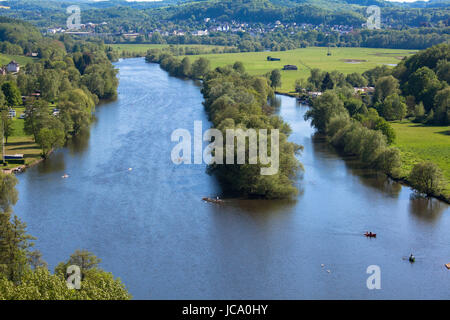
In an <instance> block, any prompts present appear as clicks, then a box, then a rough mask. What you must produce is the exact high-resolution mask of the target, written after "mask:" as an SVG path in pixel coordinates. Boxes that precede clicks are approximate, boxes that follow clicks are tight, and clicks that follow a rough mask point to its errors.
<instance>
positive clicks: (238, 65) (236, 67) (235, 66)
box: [233, 61, 245, 73]
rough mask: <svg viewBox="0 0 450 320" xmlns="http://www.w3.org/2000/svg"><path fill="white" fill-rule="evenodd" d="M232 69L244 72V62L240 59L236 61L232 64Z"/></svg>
mask: <svg viewBox="0 0 450 320" xmlns="http://www.w3.org/2000/svg"><path fill="white" fill-rule="evenodd" d="M233 69H234V70H236V71H237V72H240V73H244V72H245V67H244V64H243V63H242V62H241V61H236V62H235V63H234V64H233Z"/></svg>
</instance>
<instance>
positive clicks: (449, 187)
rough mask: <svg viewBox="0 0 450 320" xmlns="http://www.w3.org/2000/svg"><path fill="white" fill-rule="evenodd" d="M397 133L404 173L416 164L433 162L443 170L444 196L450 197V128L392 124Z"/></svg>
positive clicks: (407, 123) (396, 143) (403, 123)
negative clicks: (444, 180)
mask: <svg viewBox="0 0 450 320" xmlns="http://www.w3.org/2000/svg"><path fill="white" fill-rule="evenodd" d="M391 124H392V126H393V128H394V129H395V131H396V133H397V140H396V142H395V145H396V146H397V147H398V148H399V149H400V150H401V152H402V161H403V166H402V169H403V171H404V172H403V173H404V174H406V173H407V172H409V171H410V170H411V169H412V167H413V166H414V164H416V163H418V162H421V161H427V160H429V161H432V162H434V163H436V164H437V165H438V166H439V167H440V169H441V170H442V172H443V174H444V176H445V179H446V182H445V189H444V192H443V193H444V195H446V196H447V197H449V196H450V160H449V159H450V128H449V127H431V126H423V125H421V124H416V123H411V122H397V121H396V122H391Z"/></svg>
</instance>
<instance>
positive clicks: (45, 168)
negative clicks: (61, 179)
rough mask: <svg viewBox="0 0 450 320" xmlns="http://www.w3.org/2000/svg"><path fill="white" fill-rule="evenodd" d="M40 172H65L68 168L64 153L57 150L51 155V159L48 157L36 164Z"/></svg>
mask: <svg viewBox="0 0 450 320" xmlns="http://www.w3.org/2000/svg"><path fill="white" fill-rule="evenodd" d="M36 169H37V171H38V172H39V173H40V174H48V173H53V172H63V171H64V170H65V169H66V164H65V162H64V153H63V152H62V151H56V152H54V153H53V154H52V155H51V159H46V160H44V161H42V162H41V163H39V164H38V165H37V166H36Z"/></svg>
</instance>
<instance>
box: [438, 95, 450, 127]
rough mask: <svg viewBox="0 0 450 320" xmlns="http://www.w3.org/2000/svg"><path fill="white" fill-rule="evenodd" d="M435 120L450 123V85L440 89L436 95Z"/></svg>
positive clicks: (440, 122) (439, 122) (445, 123)
mask: <svg viewBox="0 0 450 320" xmlns="http://www.w3.org/2000/svg"><path fill="white" fill-rule="evenodd" d="M434 122H435V123H436V124H441V125H448V124H450V87H446V88H445V89H442V90H440V91H438V92H437V93H436V96H435V97H434Z"/></svg>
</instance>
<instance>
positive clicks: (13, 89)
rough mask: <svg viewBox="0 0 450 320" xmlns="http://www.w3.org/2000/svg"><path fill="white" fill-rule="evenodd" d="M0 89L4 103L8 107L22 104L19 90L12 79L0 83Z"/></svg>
mask: <svg viewBox="0 0 450 320" xmlns="http://www.w3.org/2000/svg"><path fill="white" fill-rule="evenodd" d="M2 91H3V94H4V95H5V99H6V104H7V105H8V106H9V107H13V106H17V105H21V104H22V96H21V95H20V90H19V88H17V86H16V84H15V83H14V82H12V81H7V82H5V83H3V84H2Z"/></svg>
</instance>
